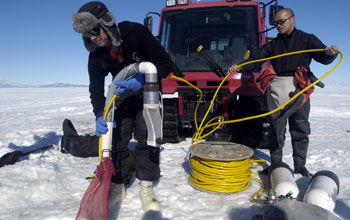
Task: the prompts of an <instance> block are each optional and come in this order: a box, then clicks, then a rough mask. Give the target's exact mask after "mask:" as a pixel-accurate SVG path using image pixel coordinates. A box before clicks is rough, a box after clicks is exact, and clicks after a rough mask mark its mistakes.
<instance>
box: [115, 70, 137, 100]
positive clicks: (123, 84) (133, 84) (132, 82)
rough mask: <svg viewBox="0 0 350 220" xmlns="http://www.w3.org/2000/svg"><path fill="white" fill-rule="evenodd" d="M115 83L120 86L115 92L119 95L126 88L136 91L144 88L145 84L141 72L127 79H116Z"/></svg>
mask: <svg viewBox="0 0 350 220" xmlns="http://www.w3.org/2000/svg"><path fill="white" fill-rule="evenodd" d="M114 84H116V85H117V86H119V87H120V88H119V89H118V90H117V91H116V92H115V94H116V95H117V96H120V95H121V94H122V93H123V92H125V91H126V90H131V91H133V92H136V91H138V90H140V89H142V88H143V85H144V79H143V76H142V75H141V74H136V75H135V76H133V77H132V78H130V79H128V80H126V81H115V82H114Z"/></svg>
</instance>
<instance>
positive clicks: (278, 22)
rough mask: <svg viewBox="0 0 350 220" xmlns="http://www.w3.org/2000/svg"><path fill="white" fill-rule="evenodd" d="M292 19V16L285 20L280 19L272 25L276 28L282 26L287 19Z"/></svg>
mask: <svg viewBox="0 0 350 220" xmlns="http://www.w3.org/2000/svg"><path fill="white" fill-rule="evenodd" d="M292 17H294V15H292V16H290V17H289V18H285V19H280V20H278V21H275V22H273V25H275V26H277V25H279V24H280V25H283V24H284V23H286V21H288V20H289V19H291V18H292Z"/></svg>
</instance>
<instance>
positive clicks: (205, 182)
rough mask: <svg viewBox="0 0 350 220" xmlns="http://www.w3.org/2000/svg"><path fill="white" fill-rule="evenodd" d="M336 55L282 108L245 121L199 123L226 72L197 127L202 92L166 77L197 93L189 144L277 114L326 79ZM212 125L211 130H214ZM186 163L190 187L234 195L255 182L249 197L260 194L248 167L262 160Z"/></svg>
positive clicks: (196, 159)
mask: <svg viewBox="0 0 350 220" xmlns="http://www.w3.org/2000/svg"><path fill="white" fill-rule="evenodd" d="M320 51H324V49H312V50H301V51H296V52H290V53H285V54H281V55H277V56H273V57H269V58H264V59H259V60H253V61H249V62H245V63H242V64H240V65H238V67H242V66H245V65H248V64H251V63H257V62H262V61H267V60H271V59H276V58H279V57H283V56H289V55H293V54H299V53H307V52H320ZM337 52H338V53H339V54H340V55H341V59H340V61H339V62H338V64H337V65H336V66H335V67H333V68H332V69H331V70H330V71H328V72H327V73H326V74H324V75H323V76H322V77H321V78H319V79H318V80H316V81H315V82H313V83H312V84H310V85H309V86H307V87H305V88H304V89H303V90H301V91H300V92H299V93H297V94H296V95H294V96H293V97H292V98H290V99H289V100H288V101H287V102H285V103H284V104H283V105H281V106H279V107H278V108H276V109H274V110H272V111H270V112H267V113H264V114H260V115H255V116H250V117H246V118H241V119H235V120H230V121H224V118H223V117H222V116H219V117H215V118H213V119H211V120H210V121H208V122H207V123H206V124H205V125H204V126H203V123H204V122H205V119H206V117H207V115H208V113H209V111H210V109H211V108H212V105H213V104H214V100H215V98H216V95H217V93H218V92H219V90H220V88H221V86H222V84H223V83H224V82H225V80H226V79H227V78H228V76H229V75H230V74H231V73H228V74H227V75H226V76H225V77H224V79H223V80H222V81H221V83H220V85H219V86H218V88H217V89H216V91H215V93H214V96H213V99H212V101H211V104H210V106H209V107H208V111H207V112H206V114H205V116H204V117H203V120H202V122H201V124H200V126H198V125H197V120H196V118H197V109H198V106H199V104H200V102H201V99H202V91H201V90H200V89H199V88H197V87H196V86H194V85H192V84H190V83H189V82H187V81H186V80H184V79H182V78H179V77H176V76H170V77H172V78H174V79H177V80H180V81H182V82H185V83H187V84H188V85H190V86H191V87H193V88H194V89H196V90H197V91H199V92H200V99H199V101H198V103H197V106H196V109H195V125H196V129H197V131H196V132H195V133H194V135H193V137H192V144H194V143H198V142H199V141H200V140H203V138H205V137H206V136H208V135H210V134H211V133H212V132H214V131H215V130H216V129H218V128H219V127H220V126H221V125H223V124H227V123H236V122H241V121H246V120H251V119H256V118H261V117H265V116H267V115H270V114H273V113H274V112H276V111H279V110H280V109H282V108H283V107H285V106H286V105H287V104H289V103H290V102H291V101H293V100H294V99H296V98H297V97H298V96H299V95H301V94H302V93H303V92H305V91H306V90H308V89H309V88H311V87H312V86H314V85H315V84H317V83H318V82H319V81H321V80H322V79H324V78H325V77H327V76H328V75H329V74H330V73H331V72H333V71H334V70H335V69H337V68H338V67H339V65H340V64H341V63H342V61H343V59H344V55H343V53H342V52H341V51H339V50H337ZM215 120H217V122H214V123H212V122H213V121H215ZM214 126H215V127H214ZM210 127H214V128H213V129H212V130H211V131H210V132H208V133H207V134H205V135H202V133H203V132H204V130H205V129H207V128H210ZM189 163H190V166H191V168H192V173H191V175H190V176H189V181H190V183H191V184H193V185H194V186H196V187H198V188H201V189H204V190H208V191H213V192H219V193H234V192H239V191H242V190H244V189H246V188H247V187H248V186H249V183H250V181H251V179H255V180H256V181H258V182H260V183H261V186H262V187H261V189H260V190H259V191H257V192H256V193H254V195H253V196H252V199H253V200H254V201H256V198H257V196H258V195H259V194H260V193H261V192H262V191H264V189H265V186H264V183H263V181H262V180H261V179H260V178H258V177H255V176H252V174H258V172H251V168H252V167H255V166H260V165H263V164H265V163H266V161H265V160H252V159H250V158H248V159H244V160H236V161H216V160H209V159H204V158H200V157H197V156H190V158H189Z"/></svg>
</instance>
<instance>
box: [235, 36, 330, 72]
mask: <svg viewBox="0 0 350 220" xmlns="http://www.w3.org/2000/svg"><path fill="white" fill-rule="evenodd" d="M324 48H326V46H325V45H324V44H323V43H322V42H321V41H320V40H319V39H318V38H317V37H316V36H315V35H313V34H308V33H305V32H303V31H301V30H297V29H294V30H293V31H292V33H290V34H289V35H282V34H279V35H278V36H277V37H276V38H275V39H273V40H272V41H270V42H268V43H266V44H265V45H263V46H262V47H261V48H260V49H259V50H258V51H257V52H256V53H255V54H254V55H252V57H251V58H250V59H249V60H256V59H262V58H267V57H271V56H276V55H279V54H284V53H287V52H294V51H299V50H308V49H324ZM335 58H336V56H328V55H327V54H326V53H325V52H312V53H302V54H295V55H290V56H285V57H280V58H277V59H273V60H271V64H272V65H273V67H274V68H275V70H276V72H277V75H278V76H294V73H295V72H296V70H297V67H298V66H304V67H306V68H307V69H310V67H309V65H310V63H311V60H312V59H314V60H316V61H317V62H319V63H322V64H330V63H331V62H333V60H334V59H335ZM259 65H260V64H251V65H246V66H243V67H242V70H241V71H242V72H248V71H252V70H253V69H255V70H256V69H257V68H258V66H259Z"/></svg>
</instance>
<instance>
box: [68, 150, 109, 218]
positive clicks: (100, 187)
mask: <svg viewBox="0 0 350 220" xmlns="http://www.w3.org/2000/svg"><path fill="white" fill-rule="evenodd" d="M113 172H114V166H113V163H112V159H111V158H108V157H105V158H103V160H101V163H100V165H99V166H98V168H97V172H96V175H95V177H94V178H93V179H92V181H91V183H90V185H89V187H88V188H87V190H86V192H85V194H84V196H83V198H82V200H81V202H80V208H79V212H78V214H77V216H76V217H75V220H107V219H108V197H109V189H110V187H111V179H112V175H113Z"/></svg>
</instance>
